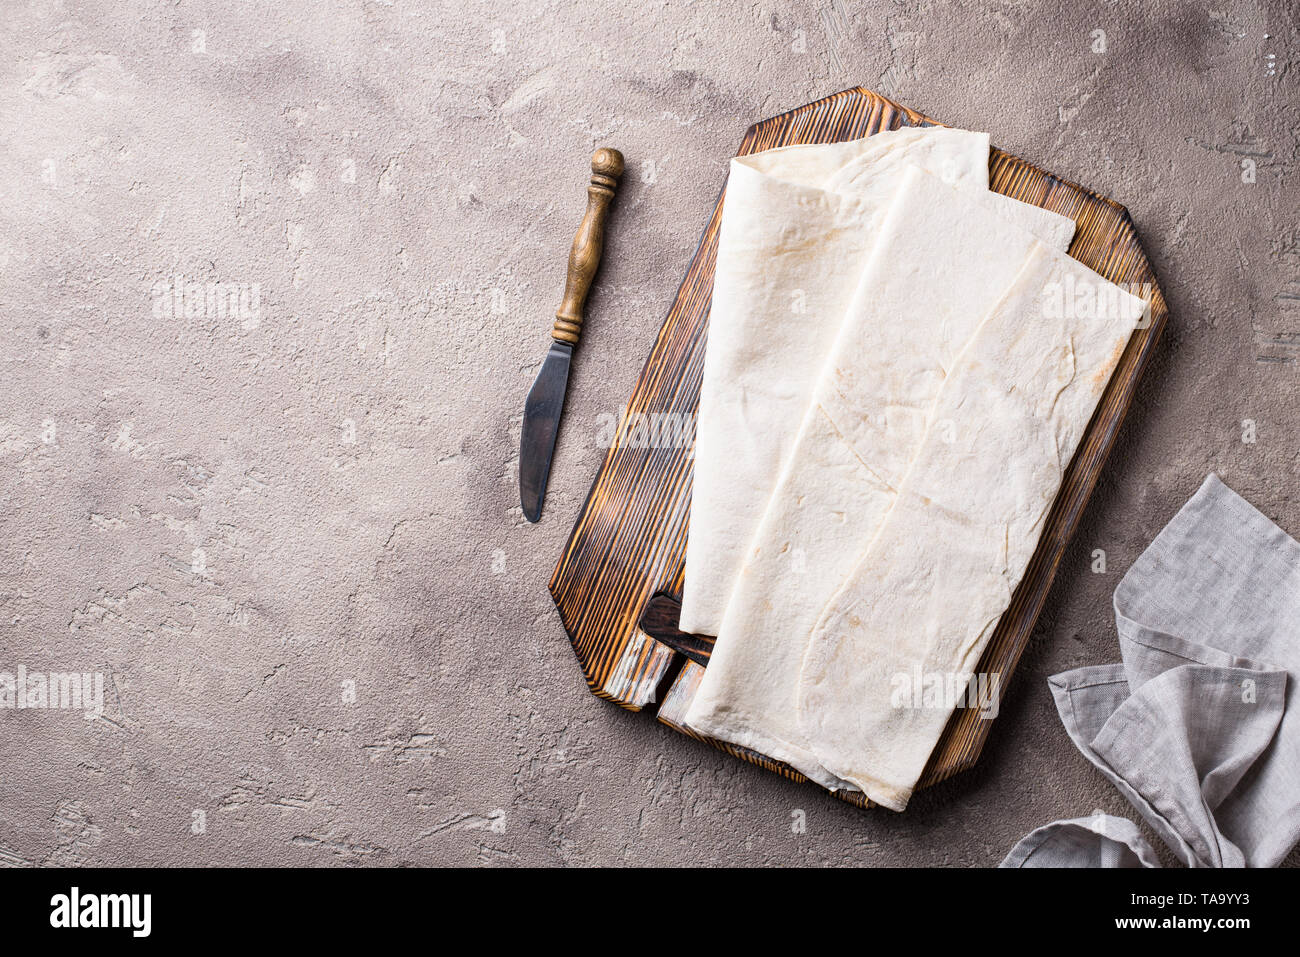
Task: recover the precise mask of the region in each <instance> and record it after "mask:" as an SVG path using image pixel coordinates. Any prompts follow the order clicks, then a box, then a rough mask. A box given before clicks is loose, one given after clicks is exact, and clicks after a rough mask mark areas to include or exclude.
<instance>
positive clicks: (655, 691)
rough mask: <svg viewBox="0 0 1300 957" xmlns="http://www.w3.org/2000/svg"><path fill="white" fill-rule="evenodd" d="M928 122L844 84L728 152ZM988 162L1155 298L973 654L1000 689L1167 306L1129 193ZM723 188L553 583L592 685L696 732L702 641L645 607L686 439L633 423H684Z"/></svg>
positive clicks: (1095, 256) (681, 536) (685, 483)
mask: <svg viewBox="0 0 1300 957" xmlns="http://www.w3.org/2000/svg"><path fill="white" fill-rule="evenodd" d="M923 125H937V124H936V123H935V121H933V120H930V119H929V118H927V117H925V116H923V115H921V114H919V113H917V112H915V111H913V110H909V109H907V108H905V107H902V106H899V105H897V104H895V103H892V102H891V101H889V100H887V99H885V98H884V97H881V96H879V95H877V94H874V93H870V92H868V91H866V90H863V89H853V90H845V91H844V92H841V93H837V94H835V95H834V96H830V97H827V98H826V99H824V100H819V101H817V102H816V103H811V104H809V105H807V106H803V107H800V108H799V109H796V110H792V111H790V112H789V113H783V114H781V115H780V116H776V117H773V118H771V119H768V120H764V121H762V122H760V123H758V124H756V125H754V126H753V127H751V128H750V129H749V130H748V132H747V133H746V134H745V137H744V140H743V141H742V142H741V145H740V150H739V152H738V155H745V154H747V153H755V152H758V151H760V150H765V149H771V148H773V147H777V146H786V145H790V144H794V143H830V142H838V141H842V140H849V139H856V138H858V137H861V136H867V135H870V134H872V133H876V132H879V131H881V130H887V129H896V128H898V127H900V126H923ZM989 173H990V188H992V189H994V190H996V191H997V192H999V193H1004V194H1005V195H1007V196H1011V197H1014V198H1016V199H1020V200H1023V201H1025V202H1029V203H1033V204H1035V205H1037V206H1042V207H1044V208H1046V209H1050V210H1053V211H1055V212H1058V213H1061V214H1063V215H1066V216H1069V217H1071V218H1072V219H1074V221H1075V222H1076V224H1077V231H1076V233H1075V238H1074V242H1073V243H1072V244H1071V246H1070V250H1069V252H1070V255H1071V256H1073V257H1074V258H1075V259H1078V260H1079V261H1080V262H1082V263H1084V264H1085V265H1087V266H1089V267H1091V268H1092V269H1094V270H1096V271H1097V272H1099V273H1101V274H1102V275H1103V276H1105V277H1106V278H1107V279H1110V280H1111V281H1112V282H1116V283H1121V284H1126V287H1127V288H1128V289H1129V290H1130V291H1132V292H1134V293H1135V294H1137V295H1140V296H1141V297H1142V298H1144V299H1149V300H1150V303H1151V306H1150V310H1149V316H1148V321H1147V322H1146V323H1145V324H1144V326H1143V328H1140V329H1138V330H1137V331H1135V332H1134V334H1133V337H1132V339H1131V340H1130V341H1129V343H1128V346H1127V348H1126V349H1125V351H1124V354H1123V356H1122V357H1121V359H1120V362H1119V365H1118V367H1117V368H1116V370H1115V373H1114V375H1113V377H1112V378H1111V381H1110V384H1109V385H1108V387H1107V389H1106V391H1105V394H1104V395H1103V396H1102V399H1101V402H1100V403H1099V405H1098V407H1097V411H1096V413H1095V414H1094V415H1093V418H1092V421H1091V422H1090V424H1089V426H1088V429H1087V431H1086V432H1085V434H1084V437H1083V440H1082V441H1081V443H1080V445H1079V448H1078V451H1077V452H1076V454H1075V457H1074V460H1073V461H1072V462H1071V464H1070V467H1069V468H1068V469H1067V470H1066V473H1065V478H1064V481H1063V483H1062V486H1061V489H1060V491H1059V493H1058V495H1057V497H1056V501H1055V503H1054V505H1053V507H1052V511H1051V514H1050V515H1049V516H1048V519H1047V523H1046V525H1045V527H1044V530H1043V533H1042V536H1041V538H1040V539H1039V543H1038V548H1037V550H1036V551H1035V553H1034V556H1033V559H1032V560H1031V561H1030V564H1029V567H1028V569H1027V570H1026V572H1025V575H1024V578H1023V580H1022V581H1021V583H1020V587H1019V588H1017V589H1016V592H1015V594H1014V596H1013V597H1012V601H1011V604H1010V606H1009V607H1008V608H1007V610H1006V612H1005V613H1004V614H1003V616H1002V618H1001V620H1000V621H999V623H998V627H997V629H996V631H995V632H994V635H993V637H992V638H991V639H990V641H989V644H988V647H987V648H986V649H985V652H984V656H983V658H982V659H981V661H980V664H979V667H978V668H977V671H981V672H987V673H997V674H1000V675H1001V676H1002V679H1001V680H1002V688H1003V690H1004V691H1005V688H1006V685H1007V682H1008V681H1009V679H1010V676H1011V673H1012V671H1013V670H1014V669H1015V666H1016V663H1017V662H1018V661H1019V659H1020V655H1021V653H1022V652H1023V651H1024V648H1025V645H1026V644H1027V643H1028V641H1029V636H1030V633H1031V632H1032V631H1033V628H1034V623H1035V621H1036V620H1037V618H1038V615H1039V613H1040V612H1041V610H1042V607H1043V603H1044V602H1045V601H1046V599H1047V593H1048V591H1049V589H1050V588H1051V584H1052V580H1053V578H1054V577H1055V574H1056V569H1057V567H1058V566H1059V564H1060V561H1061V556H1062V554H1063V553H1064V551H1065V546H1066V544H1067V543H1068V541H1069V539H1070V537H1071V536H1072V535H1073V534H1074V531H1075V529H1076V528H1077V527H1078V525H1079V521H1080V518H1081V517H1082V514H1083V510H1084V508H1085V506H1086V505H1087V502H1088V499H1089V497H1090V496H1091V495H1092V491H1093V489H1094V488H1095V487H1096V484H1097V480H1098V478H1099V476H1100V474H1101V469H1102V466H1103V465H1104V463H1105V461H1106V456H1107V455H1108V454H1109V452H1110V450H1111V447H1112V446H1113V445H1114V442H1115V438H1116V436H1117V434H1118V432H1119V429H1120V426H1121V424H1122V423H1123V420H1124V416H1125V414H1126V413H1127V411H1128V407H1129V405H1130V403H1131V402H1132V400H1133V395H1134V393H1135V391H1136V389H1137V384H1138V380H1139V379H1140V377H1141V375H1142V372H1143V370H1144V369H1145V368H1146V366H1147V364H1148V363H1149V361H1150V359H1151V356H1152V354H1153V351H1154V349H1155V345H1156V343H1157V341H1158V339H1159V337H1160V334H1161V332H1162V331H1163V329H1164V326H1165V323H1166V321H1167V319H1168V308H1167V306H1166V304H1165V300H1164V297H1163V295H1161V293H1160V290H1159V287H1158V286H1157V284H1156V279H1155V274H1154V273H1153V271H1152V269H1151V265H1150V263H1149V262H1148V261H1147V258H1146V256H1145V254H1144V253H1143V251H1142V247H1141V245H1140V243H1139V241H1138V237H1137V233H1136V231H1135V230H1134V228H1133V223H1132V221H1131V220H1130V218H1129V215H1128V212H1127V210H1125V209H1124V207H1122V206H1120V205H1118V204H1116V203H1114V202H1112V201H1111V200H1108V199H1105V198H1103V197H1101V196H1097V195H1096V194H1094V193H1092V192H1090V191H1088V190H1086V189H1084V188H1083V187H1081V186H1078V185H1076V184H1074V183H1070V182H1068V181H1066V180H1063V179H1060V178H1059V177H1056V176H1053V175H1052V174H1051V173H1047V172H1045V171H1043V170H1041V169H1038V168H1037V167H1035V166H1032V165H1030V164H1029V163H1026V162H1025V161H1024V160H1021V159H1018V158H1017V157H1014V156H1011V155H1009V154H1007V153H1003V152H1002V151H1000V150H996V149H995V150H993V151H992V152H991V154H990V159H989ZM724 199H725V190H724V195H723V196H720V197H719V199H718V202H717V204H716V205H715V207H714V210H713V214H712V216H711V217H710V218H709V221H708V224H707V225H706V226H705V229H704V234H703V236H702V237H701V239H700V244H699V247H698V248H697V250H696V252H695V256H694V257H693V259H692V260H691V263H690V265H689V267H688V268H687V270H686V276H685V278H684V279H683V280H682V284H681V287H680V288H679V289H678V292H677V296H676V299H675V300H674V301H673V304H672V307H671V308H670V309H669V311H668V316H667V318H666V319H665V320H664V324H663V327H662V328H661V329H660V332H659V335H658V337H657V338H656V340H655V343H654V346H653V348H652V349H651V352H650V356H649V358H648V359H647V360H646V364H645V367H644V368H643V370H642V372H641V375H640V377H639V379H638V381H637V384H636V388H635V389H634V391H633V393H632V397H631V399H630V400H629V402H628V406H627V410H626V411H627V416H626V420H625V421H626V423H627V426H626V427H621V428H620V429H619V432H618V435H617V436H616V438H615V441H614V443H613V445H612V447H611V448H610V450H609V452H608V454H607V455H606V456H605V460H604V462H603V464H602V465H601V468H600V471H599V472H598V473H597V476H596V480H595V483H594V484H593V485H592V488H591V492H590V493H589V495H588V497H587V501H586V503H585V504H584V505H583V508H582V511H581V513H580V514H579V516H578V520H577V523H576V524H575V526H574V529H573V533H572V534H571V535H570V537H569V541H568V544H567V545H566V546H565V549H564V553H563V554H562V555H561V557H560V560H559V563H558V564H557V566H556V568H555V573H554V574H553V575H552V578H551V585H550V588H551V595H552V597H553V598H554V600H555V605H556V608H557V609H558V610H559V612H560V618H561V620H562V622H563V623H564V627H565V630H566V631H567V633H568V635H569V638H570V640H571V642H572V644H573V648H574V651H575V652H576V654H577V656H578V662H579V665H580V666H581V668H582V672H583V674H584V676H585V677H586V680H587V684H588V686H589V687H590V689H591V690H592V692H593V693H594V694H596V695H598V696H600V697H602V698H606V699H609V700H611V701H615V702H617V703H618V704H620V705H622V706H623V707H626V708H630V709H632V710H641V709H642V708H643V707H645V706H646V705H648V704H651V703H653V702H654V701H660V700H661V701H662V702H663V704H662V706H661V707H660V708H659V710H658V716H659V719H660V720H661V721H662V722H663V723H665V724H667V725H668V726H670V727H673V728H675V729H677V730H679V731H681V732H682V733H684V734H687V735H690V736H691V737H696V738H698V737H699V736H698V735H695V734H694V733H692V732H691V731H689V730H688V729H687V728H685V727H684V726H683V724H682V723H681V716H682V715H683V714H685V711H686V706H687V705H688V704H689V702H690V698H691V696H692V695H693V694H694V689H695V687H696V686H697V685H698V682H699V676H700V675H701V674H702V673H703V667H702V661H707V656H706V655H705V654H704V652H706V651H707V647H706V646H703V645H701V646H700V647H699V648H698V649H697V654H692V655H691V658H694V659H696V660H691V661H687V660H686V658H685V657H684V656H683V655H682V654H680V653H678V652H676V651H674V650H673V649H672V648H671V647H669V645H668V644H665V643H663V642H660V641H656V640H654V638H653V637H652V635H653V634H656V633H657V634H662V635H663V636H664V637H665V640H666V641H669V642H670V644H674V645H677V646H678V647H679V648H681V649H682V650H690V646H688V645H686V644H684V643H683V641H684V639H683V638H682V637H680V632H677V633H676V635H674V634H673V632H675V630H676V622H675V621H672V620H670V618H671V616H670V615H668V614H666V613H665V609H667V608H670V607H671V604H665V603H664V602H663V601H658V602H656V603H654V607H653V608H652V609H651V614H650V615H648V616H647V618H646V620H645V621H644V622H643V621H642V620H641V616H642V612H643V611H644V610H645V609H646V607H647V604H648V603H649V600H650V599H651V597H652V596H654V595H656V594H657V593H661V592H662V593H665V595H666V596H667V598H668V599H669V600H670V602H671V601H676V600H680V597H681V588H682V566H683V561H684V557H685V545H686V535H687V519H688V513H689V507H690V494H691V476H692V451H693V448H692V446H693V443H690V442H683V443H676V444H668V445H665V444H664V443H644V442H639V441H636V440H635V436H636V434H637V433H636V431H635V430H634V426H635V425H636V423H637V422H638V421H644V420H645V419H646V418H650V417H653V416H656V415H658V416H662V415H665V414H669V415H678V416H687V417H689V421H691V422H692V423H693V422H694V414H695V410H696V406H697V403H698V399H699V391H700V377H701V372H702V369H703V361H704V347H705V337H706V334H707V325H708V312H709V301H710V295H711V293H712V288H713V268H714V262H715V257H716V253H717V238H718V224H719V222H720V218H721V213H722V203H723V200H724ZM647 446H653V447H647ZM694 640H695V641H697V642H699V641H702V639H699V638H696V639H694ZM990 727H991V722H990V721H985V720H981V719H979V716H978V712H977V711H976V710H974V709H959V710H958V711H956V712H955V713H954V715H953V718H952V720H951V721H950V722H949V723H948V726H947V728H946V729H945V731H944V735H943V737H942V739H941V740H940V742H939V744H938V746H937V747H936V748H935V751H934V754H933V755H932V756H931V759H930V763H929V765H928V766H927V768H926V770H925V773H924V774H923V775H922V777H921V781H920V784H919V786H921V787H924V786H926V785H929V784H933V783H935V782H937V781H941V780H943V779H945V778H947V777H949V776H951V775H953V774H955V773H957V772H958V771H961V770H964V769H966V768H969V767H971V766H972V765H973V764H974V763H975V761H976V759H977V758H978V757H979V753H980V750H981V749H982V748H983V746H984V741H985V740H986V738H987V737H988V732H989V729H990ZM710 743H711V744H713V745H714V746H716V747H718V748H720V749H721V750H723V751H726V752H727V753H729V754H733V755H736V756H737V757H740V758H742V759H744V760H746V761H750V762H751V763H754V764H758V765H760V766H762V767H765V768H767V769H769V770H772V771H775V772H777V773H779V774H782V775H784V776H786V777H789V778H792V779H795V780H806V778H804V777H803V775H801V774H799V772H797V771H795V770H794V769H792V768H790V767H789V766H788V765H785V764H783V763H781V762H778V761H773V760H772V759H770V758H767V757H765V756H764V755H760V754H756V753H755V752H752V751H747V750H745V749H741V748H736V747H733V746H732V745H729V744H726V743H725V742H719V741H713V740H710ZM837 796H839V797H841V798H842V799H844V800H848V801H850V802H851V803H854V804H858V805H863V804H865V803H866V802H865V801H864V800H863V799H862V797H861V796H860V795H858V796H856V797H855V796H854V795H853V794H849V793H844V792H837Z"/></svg>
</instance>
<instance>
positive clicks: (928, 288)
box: [686, 167, 1074, 787]
mask: <svg viewBox="0 0 1300 957" xmlns="http://www.w3.org/2000/svg"><path fill="white" fill-rule="evenodd" d="M994 197H995V201H990V200H991V198H994ZM996 200H1003V201H1005V202H997V201H996ZM1031 229H1032V230H1033V232H1030V230H1031ZM1073 229H1074V223H1073V221H1071V220H1069V219H1068V218H1066V217H1063V216H1057V215H1056V214H1053V213H1048V212H1046V211H1045V210H1041V209H1039V208H1038V207H1034V206H1028V205H1026V204H1023V203H1017V202H1014V201H1010V200H1006V198H1005V197H1000V196H996V194H990V193H987V192H985V193H983V194H980V193H976V192H973V191H967V190H957V189H954V188H952V187H950V186H948V185H946V184H944V183H943V182H941V181H940V180H939V179H937V178H936V177H934V176H931V175H930V174H928V173H925V172H922V171H921V170H919V169H917V168H915V167H913V168H912V169H910V170H909V171H908V172H907V173H906V175H905V176H904V177H903V180H902V183H901V185H900V186H899V187H898V189H897V193H896V197H895V199H894V201H893V203H892V204H891V206H890V208H889V211H888V213H887V215H886V217H885V220H884V222H883V224H882V226H881V229H880V234H879V240H878V242H877V244H876V246H875V248H874V250H873V252H872V254H871V257H870V261H869V263H868V265H867V267H866V269H865V271H864V273H863V276H862V279H861V282H860V284H859V286H858V290H857V292H856V294H855V296H854V299H853V302H852V305H851V306H850V308H849V309H848V310H847V317H846V319H845V321H844V323H843V325H842V327H841V329H840V331H839V333H838V334H837V337H836V341H835V344H834V346H833V347H832V349H831V351H830V359H829V361H828V363H827V364H826V366H825V367H824V369H823V373H822V375H821V377H820V379H819V381H818V383H817V386H816V388H815V394H814V400H813V402H812V403H811V405H810V408H809V410H808V411H807V412H806V413H805V415H804V418H803V421H802V424H801V427H800V430H799V433H798V435H797V438H796V440H795V441H794V443H793V447H792V451H791V453H790V455H789V459H788V461H787V463H786V466H785V468H784V469H783V470H782V474H781V477H780V479H779V481H778V483H777V485H776V487H775V489H774V491H773V493H772V495H771V497H770V500H769V501H768V503H767V505H766V508H765V510H764V513H763V516H762V519H761V521H760V522H759V524H758V527H757V531H756V534H755V537H754V540H753V541H752V542H751V544H750V547H749V549H748V552H747V556H746V558H745V561H744V565H743V568H742V571H741V573H740V575H739V576H738V579H737V582H736V585H735V590H734V591H733V593H732V595H731V598H730V601H729V603H728V605H727V608H726V612H725V614H724V616H723V621H722V626H721V628H720V630H719V633H718V640H717V642H716V644H715V646H714V649H713V653H712V657H711V658H710V661H709V666H708V668H707V669H706V671H705V673H704V677H703V679H702V680H701V683H700V687H699V689H698V690H697V692H696V695H695V698H694V700H693V701H692V703H691V706H690V708H689V709H688V711H687V715H686V723H687V725H688V726H690V727H691V728H693V729H694V730H696V731H699V732H701V733H703V734H707V735H710V736H712V737H715V738H719V739H721V740H724V741H728V742H731V743H733V744H738V745H741V746H743V747H747V748H752V749H754V750H756V751H759V752H761V753H763V754H766V755H768V756H769V757H773V758H776V759H778V760H782V761H786V762H788V763H790V764H792V765H794V766H795V767H797V768H799V770H801V771H803V772H804V773H805V774H807V775H808V776H809V777H811V778H812V779H813V780H815V781H818V782H819V783H821V784H823V785H825V786H827V787H843V786H846V785H845V782H843V781H842V780H840V779H839V778H837V777H836V776H834V775H832V774H830V773H829V772H827V771H826V770H825V769H824V768H822V767H821V766H820V764H819V763H818V762H817V759H816V758H815V756H814V755H813V754H812V752H811V751H810V750H809V749H808V748H807V746H806V744H805V742H804V741H803V740H802V739H803V735H802V731H801V729H800V727H799V724H798V721H797V717H796V713H795V687H796V682H797V678H798V673H799V664H800V661H801V659H802V656H803V651H804V647H805V644H806V642H807V639H808V636H809V634H810V633H811V631H812V629H813V626H814V625H815V624H816V622H817V618H818V615H819V614H820V613H821V611H822V609H823V608H824V607H825V606H826V604H827V602H828V601H829V600H830V599H831V597H832V596H833V595H834V593H835V591H836V590H837V589H838V587H839V586H840V585H841V584H842V583H843V582H844V581H845V580H846V579H847V578H848V576H849V573H850V572H851V570H852V569H853V567H854V565H855V563H856V562H857V560H858V558H859V557H860V556H861V554H862V552H863V550H864V549H865V548H866V547H867V545H868V544H869V543H870V541H871V538H872V536H873V535H874V534H875V532H876V530H877V528H878V526H879V524H880V522H881V521H882V520H883V519H884V516H885V514H886V513H887V512H888V510H889V508H890V506H891V505H892V504H893V501H894V496H895V494H896V490H897V488H898V486H899V485H900V484H901V482H902V480H903V476H904V473H905V472H906V470H907V467H908V465H909V464H910V462H911V460H912V458H913V456H914V455H915V453H916V451H917V449H918V448H919V447H920V444H921V440H922V437H923V436H924V434H925V431H926V427H927V422H928V417H929V413H930V411H931V406H932V405H933V403H934V401H935V398H936V397H937V395H938V393H939V390H940V387H941V386H942V385H943V382H944V379H945V376H946V374H947V372H948V370H949V369H950V368H951V366H952V362H953V359H954V357H955V356H956V355H957V354H958V353H959V352H960V351H961V349H962V348H964V346H965V345H966V343H967V341H968V340H969V339H970V337H971V336H972V335H973V334H974V332H975V330H976V328H977V327H978V325H979V324H980V323H981V322H982V321H983V320H984V319H985V317H986V316H987V315H988V314H989V313H990V312H991V311H992V309H993V307H994V306H995V305H996V304H997V303H998V302H999V300H1000V299H1001V298H1002V297H1003V295H1004V294H1005V293H1006V291H1007V289H1008V288H1009V287H1010V286H1011V285H1012V283H1013V282H1014V280H1015V279H1016V277H1017V275H1018V274H1019V273H1020V271H1021V269H1022V268H1023V266H1024V264H1025V263H1026V262H1027V261H1028V259H1029V257H1030V255H1031V254H1032V253H1033V251H1034V249H1035V248H1036V247H1037V246H1038V241H1037V240H1036V239H1035V235H1034V233H1038V234H1040V235H1044V236H1046V237H1047V238H1049V239H1050V241H1051V242H1052V243H1054V244H1055V245H1056V246H1057V247H1058V248H1060V249H1064V248H1065V247H1066V246H1067V245H1068V244H1069V240H1070V237H1071V235H1072V234H1073Z"/></svg>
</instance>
